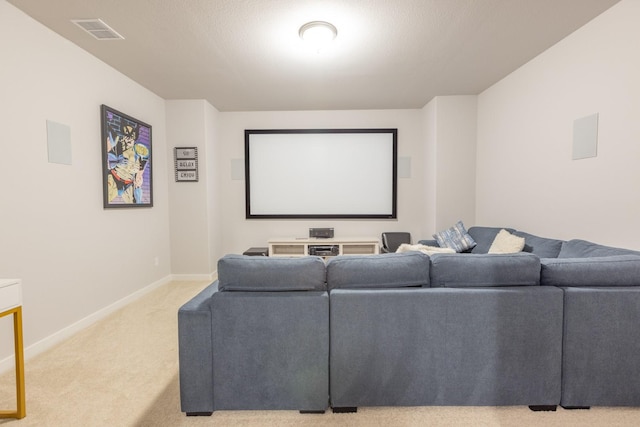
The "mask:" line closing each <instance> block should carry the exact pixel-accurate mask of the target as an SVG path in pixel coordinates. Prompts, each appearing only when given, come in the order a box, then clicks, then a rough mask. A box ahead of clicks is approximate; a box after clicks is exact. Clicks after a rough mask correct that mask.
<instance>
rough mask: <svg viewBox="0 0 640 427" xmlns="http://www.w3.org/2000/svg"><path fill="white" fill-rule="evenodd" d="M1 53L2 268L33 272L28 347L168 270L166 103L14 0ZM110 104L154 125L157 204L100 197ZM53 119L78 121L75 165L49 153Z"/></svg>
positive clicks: (0, 337) (2, 14) (5, 273)
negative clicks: (104, 116) (108, 202)
mask: <svg viewBox="0 0 640 427" xmlns="http://www.w3.org/2000/svg"><path fill="white" fill-rule="evenodd" d="M114 43H117V42H114ZM0 52H2V55H1V59H0V62H1V64H2V65H1V66H0V128H1V129H2V134H1V135H2V136H1V137H0V146H1V147H2V155H1V156H0V174H1V175H0V176H1V180H2V201H1V202H0V242H1V244H0V277H5V278H21V279H22V280H23V303H24V304H23V324H24V339H25V347H27V355H29V351H31V352H32V353H33V352H34V351H36V350H37V349H44V348H45V347H46V346H48V345H50V344H52V343H54V342H55V341H56V340H58V339H60V338H61V337H64V336H65V335H68V334H69V333H71V332H73V331H74V330H77V328H79V327H81V326H82V325H86V322H87V321H88V320H89V319H91V318H95V317H96V316H99V315H100V313H103V312H104V311H105V310H107V311H108V310H109V309H110V308H113V307H114V306H117V305H118V304H119V302H121V301H122V300H123V299H126V298H129V297H130V296H131V295H132V294H135V293H136V292H138V291H141V290H142V289H144V288H145V287H148V286H150V285H157V284H158V283H159V282H161V281H163V280H166V278H167V277H169V275H170V266H169V259H170V247H169V243H170V242H169V233H168V229H169V214H168V193H167V174H168V170H167V157H166V149H165V147H166V142H165V104H164V100H162V99H161V98H159V97H158V96H156V95H154V94H153V93H151V92H149V91H148V90H146V89H144V88H142V87H141V86H139V85H138V84H136V83H134V82H132V81H131V80H130V79H128V78H126V77H124V76H123V75H122V74H120V73H119V72H116V71H115V70H113V69H112V68H110V67H108V66H106V65H105V64H104V63H103V62H101V61H99V60H97V59H96V58H95V57H93V56H90V55H89V54H87V53H86V52H85V51H83V50H81V49H79V48H78V47H77V46H75V45H73V44H71V43H70V42H68V41H66V40H64V39H62V38H61V37H59V36H57V35H56V34H55V33H53V32H51V31H50V30H48V29H46V28H45V27H43V26H42V25H41V24H39V23H37V22H36V21H34V20H32V19H31V18H29V17H27V16H26V15H24V14H23V13H22V12H20V11H18V10H17V9H16V8H14V7H13V6H12V5H9V4H8V3H7V2H5V1H4V0H0ZM103 103H104V104H107V105H109V106H110V107H113V108H115V109H117V110H120V111H122V112H124V113H127V114H129V115H131V116H133V117H135V118H137V119H140V120H142V121H144V122H146V123H148V124H150V125H151V126H152V138H153V148H152V150H153V151H152V156H153V160H152V161H153V163H152V164H153V178H154V182H153V184H154V207H153V208H138V209H108V210H105V209H103V207H102V170H101V165H102V149H101V136H100V105H101V104H103ZM47 120H52V121H56V122H59V123H62V124H65V125H67V126H69V128H70V130H71V145H72V165H70V166H68V165H61V164H53V163H49V162H48V157H47V134H46V121H47ZM156 257H157V258H158V260H159V266H157V267H156V266H155V265H154V260H155V258H156ZM10 325H11V319H10V318H9V317H5V318H2V319H0V342H1V343H2V344H1V345H0V365H3V363H2V361H3V360H5V361H6V359H7V358H8V357H10V355H12V354H13V352H12V346H11V345H5V343H10V342H11V340H12V331H11V327H10ZM2 367H3V366H0V370H1V368H2Z"/></svg>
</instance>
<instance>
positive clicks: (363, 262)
mask: <svg viewBox="0 0 640 427" xmlns="http://www.w3.org/2000/svg"><path fill="white" fill-rule="evenodd" d="M327 286H328V287H329V289H337V288H343V289H354V288H370V289H371V288H405V287H415V286H424V287H429V257H428V256H427V255H425V254H423V253H421V252H404V253H389V254H380V255H367V256H338V257H335V258H331V259H330V260H329V261H328V262H327Z"/></svg>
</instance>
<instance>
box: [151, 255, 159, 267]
mask: <svg viewBox="0 0 640 427" xmlns="http://www.w3.org/2000/svg"><path fill="white" fill-rule="evenodd" d="M153 265H155V266H156V267H157V266H159V265H160V258H158V257H155V258H154V259H153Z"/></svg>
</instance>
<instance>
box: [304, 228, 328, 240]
mask: <svg viewBox="0 0 640 427" xmlns="http://www.w3.org/2000/svg"><path fill="white" fill-rule="evenodd" d="M309 237H318V238H321V239H330V238H332V237H333V228H310V229H309Z"/></svg>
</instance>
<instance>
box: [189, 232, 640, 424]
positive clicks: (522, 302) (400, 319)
mask: <svg viewBox="0 0 640 427" xmlns="http://www.w3.org/2000/svg"><path fill="white" fill-rule="evenodd" d="M500 230H501V229H500V228H493V227H472V228H470V229H469V230H468V234H469V235H470V236H471V237H472V238H473V240H474V241H475V243H476V245H475V246H474V247H473V249H471V250H469V251H468V252H469V253H456V254H448V253H437V254H433V255H431V256H428V255H425V254H423V253H420V252H406V253H396V254H382V255H370V256H339V257H335V258H331V259H329V260H328V261H327V262H326V263H325V262H324V261H323V260H322V259H320V258H316V257H304V258H275V257H274V258H268V257H247V256H239V255H227V256H225V257H223V258H221V259H220V261H219V263H218V275H219V279H218V280H217V281H216V282H214V283H213V284H212V285H211V286H209V287H207V288H206V289H205V290H203V291H202V292H201V293H200V294H199V295H197V296H196V297H194V298H193V299H192V300H191V301H189V302H188V303H186V304H185V305H184V306H183V307H182V308H181V309H180V310H179V313H178V326H179V358H180V396H181V407H182V411H183V412H186V413H187V414H188V415H198V414H211V413H212V412H213V411H216V410H223V409H295V410H300V411H302V412H304V411H310V412H322V411H324V410H326V409H327V408H329V407H332V408H333V410H334V411H353V410H355V409H356V408H357V407H358V406H416V405H420V406H423V405H501V406H502V405H529V406H530V407H531V408H532V409H534V410H538V409H543V410H552V409H555V407H556V406H557V405H562V406H564V407H566V408H586V407H589V406H640V381H638V378H640V376H639V375H640V359H638V358H637V357H636V355H637V354H638V350H640V328H639V327H638V326H640V252H635V251H630V250H625V249H618V248H611V247H606V246H602V245H597V244H594V243H590V242H586V241H583V240H570V241H561V240H557V239H547V238H542V237H538V236H534V235H531V234H528V233H524V232H519V231H517V230H513V229H507V230H508V231H510V233H512V234H513V235H516V236H520V237H523V238H524V239H525V246H524V248H523V251H522V252H519V253H513V254H500V255H495V254H488V253H487V252H488V251H489V248H490V247H491V244H492V242H493V241H494V239H495V238H496V235H497V234H498V232H499V231H500ZM420 243H422V244H427V245H431V246H433V245H436V243H435V242H434V241H421V242H420Z"/></svg>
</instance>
